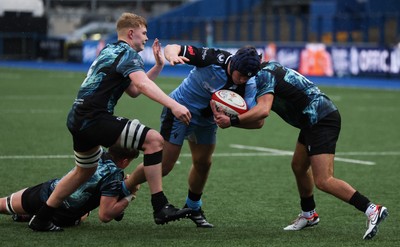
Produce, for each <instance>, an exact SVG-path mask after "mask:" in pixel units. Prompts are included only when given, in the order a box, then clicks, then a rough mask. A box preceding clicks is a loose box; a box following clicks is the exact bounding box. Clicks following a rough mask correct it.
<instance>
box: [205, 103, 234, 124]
mask: <svg viewBox="0 0 400 247" xmlns="http://www.w3.org/2000/svg"><path fill="white" fill-rule="evenodd" d="M210 106H211V110H212V112H213V113H214V121H215V123H216V124H217V125H218V127H220V128H222V129H226V128H228V127H230V126H231V119H230V118H229V117H228V116H227V115H225V113H223V112H222V111H219V110H218V109H217V106H216V104H215V102H214V101H213V100H210Z"/></svg>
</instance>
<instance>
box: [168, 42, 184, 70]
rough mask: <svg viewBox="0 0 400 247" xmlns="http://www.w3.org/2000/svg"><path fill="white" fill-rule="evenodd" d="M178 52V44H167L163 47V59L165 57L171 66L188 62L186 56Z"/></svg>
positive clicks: (179, 49)
mask: <svg viewBox="0 0 400 247" xmlns="http://www.w3.org/2000/svg"><path fill="white" fill-rule="evenodd" d="M180 54H182V53H181V46H180V45H167V46H165V48H164V56H165V59H167V60H168V62H169V63H170V64H171V65H172V66H173V65H177V64H185V63H187V62H189V59H188V58H186V57H185V56H182V55H180Z"/></svg>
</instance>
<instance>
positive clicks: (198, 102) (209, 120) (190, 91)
mask: <svg viewBox="0 0 400 247" xmlns="http://www.w3.org/2000/svg"><path fill="white" fill-rule="evenodd" d="M179 55H180V56H185V57H187V58H189V59H190V62H187V64H189V65H193V66H194V68H193V69H192V70H191V71H190V73H189V75H188V76H187V77H186V78H185V79H184V80H183V81H182V83H181V84H180V85H179V86H178V87H177V88H176V89H175V90H174V91H172V92H171V93H170V96H171V97H172V98H173V99H175V100H176V101H177V102H179V103H180V104H182V105H184V106H186V107H187V108H188V109H189V111H190V112H191V114H192V120H191V122H192V123H194V124H197V125H201V126H207V125H211V124H215V122H214V119H213V117H212V114H211V115H209V116H204V109H206V108H207V107H209V103H210V100H211V95H212V94H213V93H214V92H215V91H218V90H220V89H230V90H232V91H235V92H237V93H239V94H240V95H241V96H242V97H243V98H244V99H245V100H246V103H247V105H248V107H249V108H251V107H253V106H254V105H255V95H256V91H257V86H256V82H255V81H254V80H253V81H252V82H250V81H249V82H247V83H246V84H245V85H235V84H234V83H233V81H232V78H231V77H230V76H229V75H228V73H227V69H228V64H229V61H230V59H231V56H232V54H231V53H229V52H227V51H224V50H219V49H213V48H197V47H194V46H181V52H180V54H179Z"/></svg>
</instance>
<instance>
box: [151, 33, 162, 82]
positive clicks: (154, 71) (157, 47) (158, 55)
mask: <svg viewBox="0 0 400 247" xmlns="http://www.w3.org/2000/svg"><path fill="white" fill-rule="evenodd" d="M152 49H153V55H154V59H155V61H156V63H155V64H154V66H153V67H152V68H151V69H150V70H149V71H147V76H148V77H149V78H150V80H153V81H154V80H155V79H156V78H157V76H158V75H159V74H160V72H161V70H162V69H163V68H164V56H163V55H162V52H161V43H160V42H159V40H158V39H157V38H156V39H155V40H154V43H153V45H152Z"/></svg>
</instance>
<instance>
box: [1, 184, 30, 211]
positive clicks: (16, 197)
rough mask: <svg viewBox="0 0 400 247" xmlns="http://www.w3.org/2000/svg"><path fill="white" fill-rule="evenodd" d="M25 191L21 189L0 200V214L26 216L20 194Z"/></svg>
mask: <svg viewBox="0 0 400 247" xmlns="http://www.w3.org/2000/svg"><path fill="white" fill-rule="evenodd" d="M25 190H26V188H25V189H22V190H20V191H17V192H15V193H12V194H11V195H9V196H7V197H3V198H0V214H9V215H14V214H19V215H23V214H27V212H26V211H25V210H24V208H23V207H22V198H21V196H22V193H23V192H24V191H25Z"/></svg>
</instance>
